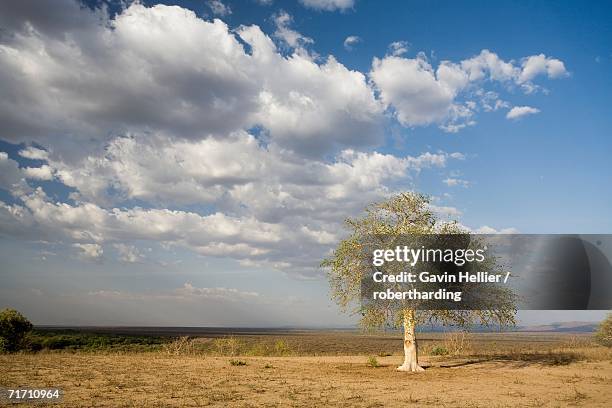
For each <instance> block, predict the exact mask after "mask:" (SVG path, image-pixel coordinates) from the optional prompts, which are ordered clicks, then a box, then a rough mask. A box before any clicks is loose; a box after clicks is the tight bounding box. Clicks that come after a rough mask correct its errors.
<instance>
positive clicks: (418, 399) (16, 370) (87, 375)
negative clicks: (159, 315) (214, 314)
mask: <svg viewBox="0 0 612 408" xmlns="http://www.w3.org/2000/svg"><path fill="white" fill-rule="evenodd" d="M343 336H345V337H343ZM424 337H425V339H423V341H422V343H423V344H424V345H425V346H424V347H423V350H422V353H421V354H422V357H421V358H420V361H421V362H422V364H423V365H424V366H426V367H427V369H426V371H425V372H424V373H418V374H412V373H400V372H397V371H395V367H396V366H397V365H399V364H400V363H401V360H402V356H401V349H400V348H401V341H398V340H396V341H397V343H389V342H391V341H392V338H390V337H387V336H370V337H368V336H361V335H347V334H338V333H319V334H308V335H303V336H302V335H297V336H295V335H292V336H288V337H287V338H289V339H291V340H287V342H288V344H289V345H291V344H293V346H292V347H293V350H294V351H291V350H288V351H286V352H287V353H286V354H287V355H284V356H274V355H267V356H266V355H264V356H256V355H244V353H242V352H240V351H238V354H237V355H233V356H220V355H213V354H199V353H190V354H180V353H178V354H171V353H168V352H167V350H166V351H159V352H141V353H84V352H78V351H77V352H39V353H34V354H32V353H30V354H27V353H24V354H12V355H2V356H0V385H1V386H3V387H23V386H28V387H59V388H61V389H63V390H64V397H63V402H62V403H61V405H63V406H70V407H90V406H104V407H132V406H138V407H141V406H152V407H170V406H177V407H183V406H185V407H187V406H189V407H200V406H231V407H255V406H269V407H277V406H295V407H312V406H345V407H346V406H357V407H387V406H392V407H393V406H407V405H409V406H410V405H412V406H432V407H448V406H451V407H453V406H458V407H515V406H521V407H534V406H535V407H565V406H585V407H592V406H601V407H609V406H611V405H610V404H611V401H612V358H611V357H612V353H611V352H610V349H607V348H604V347H601V346H596V345H593V344H591V343H590V342H589V341H588V339H585V338H583V337H576V336H570V335H560V336H550V335H521V334H506V335H504V334H500V335H470V339H469V340H467V341H466V343H467V344H468V345H467V346H466V345H463V346H462V350H459V351H457V352H453V353H452V354H447V355H432V352H433V351H435V350H436V347H437V344H445V343H443V339H442V338H440V337H439V336H438V337H437V335H432V336H429V337H427V336H424ZM339 338H340V340H338V339H339ZM351 339H352V340H351ZM196 340H197V341H200V342H201V341H204V342H205V341H208V340H207V339H196ZM256 340H257V336H255V337H252V338H250V340H249V341H256ZM262 341H271V340H270V338H265V339H263V340H262ZM328 342H332V344H336V346H337V349H334V353H333V354H334V355H331V354H330V353H325V352H324V351H328V350H329V348H330V347H329V345H328V344H327V343H328ZM342 343H344V344H345V345H346V349H347V350H348V351H349V352H350V354H353V353H354V349H353V347H352V346H350V344H353V343H356V344H360V345H361V346H362V347H363V348H364V349H366V352H365V353H363V354H360V355H350V354H349V353H347V355H342V353H341V351H342V350H341V347H340V345H341V344H342ZM390 344H396V346H395V350H393V353H392V355H386V354H391V353H388V352H386V351H384V352H381V353H379V355H374V354H370V353H371V351H372V350H375V349H376V347H377V345H378V346H383V345H386V346H388V347H390ZM383 348H384V347H383ZM295 350H299V352H296V351H295ZM317 350H318V351H317ZM315 354H318V355H315ZM243 364H244V365H243ZM24 405H25V404H21V405H19V406H24ZM40 405H42V404H40ZM40 405H38V406H40ZM47 405H50V404H47ZM56 406H57V405H56Z"/></svg>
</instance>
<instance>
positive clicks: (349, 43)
mask: <svg viewBox="0 0 612 408" xmlns="http://www.w3.org/2000/svg"><path fill="white" fill-rule="evenodd" d="M360 42H361V38H360V37H358V36H356V35H349V36H348V37H346V38H345V39H344V43H343V44H344V48H345V49H346V50H348V51H352V50H353V47H354V46H355V45H357V44H359V43H360Z"/></svg>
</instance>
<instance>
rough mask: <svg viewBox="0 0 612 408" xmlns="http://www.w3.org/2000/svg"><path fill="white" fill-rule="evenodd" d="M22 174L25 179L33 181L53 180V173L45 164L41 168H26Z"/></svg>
mask: <svg viewBox="0 0 612 408" xmlns="http://www.w3.org/2000/svg"><path fill="white" fill-rule="evenodd" d="M23 174H24V175H25V177H26V178H29V179H34V180H52V179H53V171H52V170H51V167H49V166H48V165H46V164H45V165H43V166H41V167H26V168H24V169H23Z"/></svg>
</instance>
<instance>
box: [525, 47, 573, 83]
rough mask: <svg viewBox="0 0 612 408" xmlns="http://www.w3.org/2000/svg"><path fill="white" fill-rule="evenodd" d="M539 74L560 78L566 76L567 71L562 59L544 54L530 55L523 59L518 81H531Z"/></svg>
mask: <svg viewBox="0 0 612 408" xmlns="http://www.w3.org/2000/svg"><path fill="white" fill-rule="evenodd" d="M540 74H546V75H547V76H548V77H549V78H561V77H564V76H567V75H568V72H567V70H566V69H565V64H564V63H563V61H560V60H558V59H556V58H550V57H547V56H546V55H544V54H539V55H532V56H530V57H527V58H525V59H524V60H523V62H522V70H521V72H520V74H519V76H518V82H519V83H525V82H527V81H531V80H532V79H533V78H535V77H536V76H537V75H540Z"/></svg>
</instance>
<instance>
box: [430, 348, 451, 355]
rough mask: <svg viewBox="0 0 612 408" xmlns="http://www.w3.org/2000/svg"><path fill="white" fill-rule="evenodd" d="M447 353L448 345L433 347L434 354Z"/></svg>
mask: <svg viewBox="0 0 612 408" xmlns="http://www.w3.org/2000/svg"><path fill="white" fill-rule="evenodd" d="M447 354H448V350H447V349H446V347H442V346H435V347H433V348H432V349H431V355H432V356H445V355H447Z"/></svg>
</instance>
